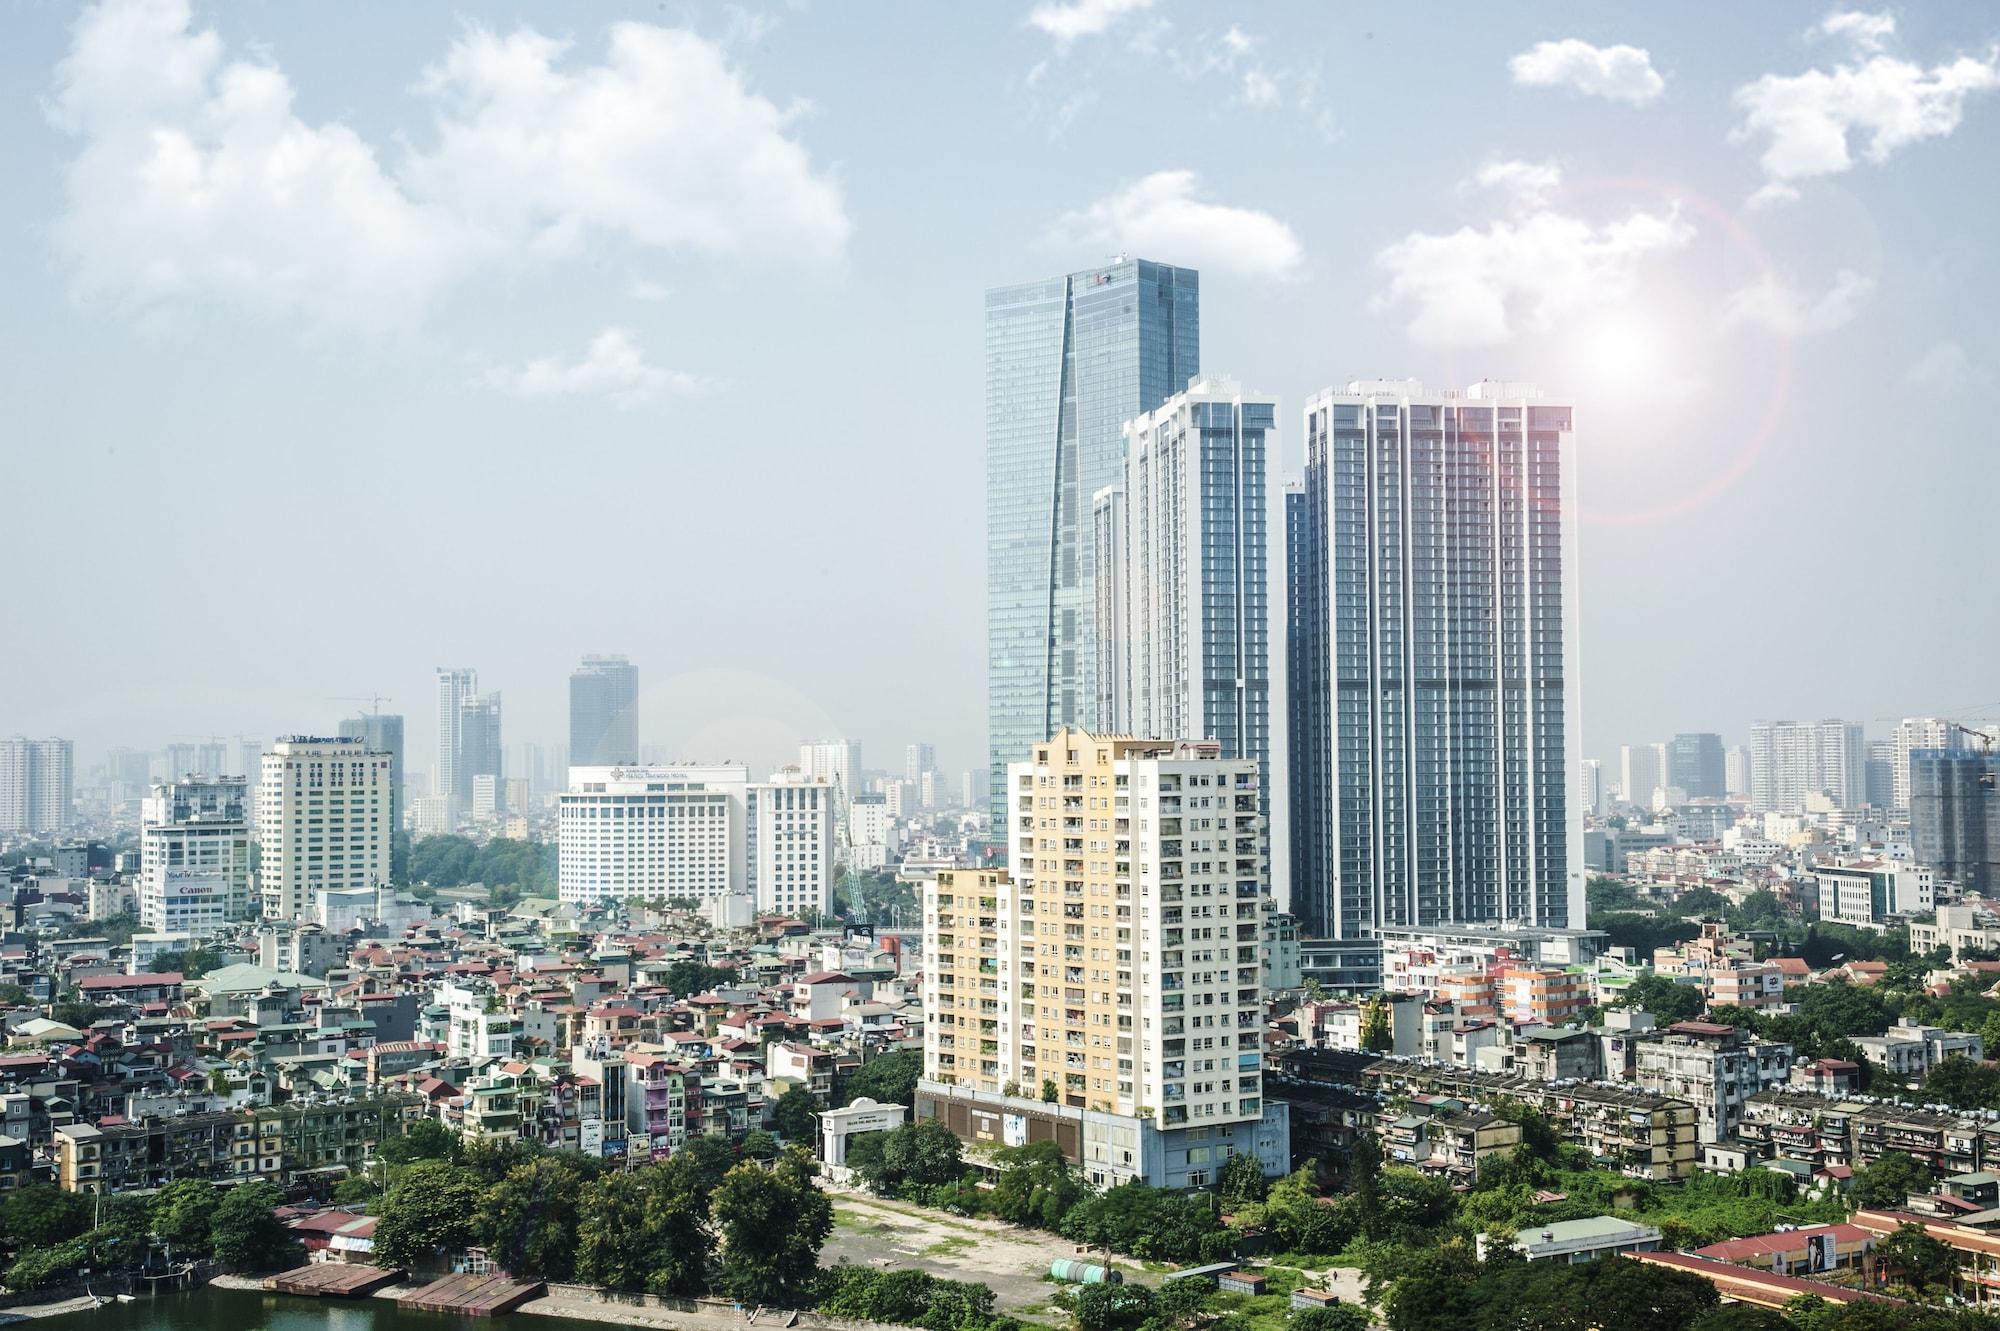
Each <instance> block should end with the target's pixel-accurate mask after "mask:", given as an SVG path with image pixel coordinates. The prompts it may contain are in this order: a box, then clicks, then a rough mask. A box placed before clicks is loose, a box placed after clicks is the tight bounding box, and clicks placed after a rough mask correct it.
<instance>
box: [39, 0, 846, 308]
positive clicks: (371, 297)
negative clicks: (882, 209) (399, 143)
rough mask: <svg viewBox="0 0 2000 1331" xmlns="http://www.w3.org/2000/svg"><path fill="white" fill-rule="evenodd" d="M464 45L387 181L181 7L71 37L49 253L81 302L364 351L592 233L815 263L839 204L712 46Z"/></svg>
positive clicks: (118, 14) (270, 69)
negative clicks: (319, 328)
mask: <svg viewBox="0 0 2000 1331" xmlns="http://www.w3.org/2000/svg"><path fill="white" fill-rule="evenodd" d="M563 53H564V47H563V46H562V45H561V44H560V43H556V42H552V41H549V40H548V39H545V38H542V37H539V36H537V35H535V34H534V33H532V32H527V31H522V32H520V33H517V34H515V35H514V36H513V37H509V38H505V39H502V38H498V37H495V36H494V35H493V34H491V33H489V32H487V31H485V30H483V29H479V28H471V29H468V30H467V31H466V32H465V33H464V34H463V35H462V36H461V37H460V38H459V39H458V40H457V41H456V42H454V43H453V44H452V46H451V48H450V50H449V52H448V53H447V55H446V57H445V59H444V60H443V61H442V62H441V63H440V64H439V65H438V66H437V67H435V68H434V69H433V70H431V71H430V72H429V73H428V74H427V76H426V79H425V83H424V90H425V91H426V92H428V93H430V94H431V95H433V96H435V97H437V98H438V99H439V101H440V104H441V108H442V110H441V114H440V117H439V121H438V142H437V145H436V147H435V148H434V149H433V150H432V151H430V152H428V153H419V154H406V155H405V156H404V158H403V160H402V161H401V162H399V163H397V164H395V165H390V164H386V163H385V162H384V161H383V160H382V157H381V155H380V154H379V152H378V149H377V148H376V146H375V145H373V144H371V143H369V142H368V141H366V140H365V139H363V138H362V137H361V136H360V135H359V134H357V133H356V132H355V131H354V130H353V129H351V128H349V127H348V126H346V125H343V124H340V123H338V122H326V123H321V124H313V123H309V122H308V121H306V120H304V119H303V118H301V117H300V116H299V115H298V114H297V113H296V112H295V110H294V107H293V101H294V92H293V88H292V85H291V83H290V81H289V80H288V79H287V77H286V75H285V73H284V71H283V70H282V69H280V68H279V67H278V66H277V65H276V64H275V63H273V62H272V61H271V60H270V59H269V58H268V57H264V56H261V55H252V56H246V57H242V58H231V57H230V56H229V55H228V54H227V53H226V52H225V50H224V46H223V43H222V41H221V39H220V37H218V36H217V34H215V33H214V32H213V31H198V30H196V29H195V28H194V27H193V25H192V18H191V15H190V11H189V6H188V3H187V0H106V2H105V3H103V4H100V5H98V6H96V7H94V8H92V9H89V10H86V11H85V12H84V13H83V15H82V16H81V17H80V18H79V19H78V21H77V24H76V27H75V30H74V34H73V37H72V41H71V46H70V50H69V52H68V54H67V55H66V56H65V57H64V59H63V60H62V62H61V63H60V64H59V65H58V66H57V68H56V72H55V80H54V88H53V92H52V95H51V97H50V101H49V117H50V119H51V121H52V122H53V123H54V124H55V125H56V126H57V127H58V128H60V129H61V130H63V131H64V132H66V133H68V134H69V135H71V136H72V137H73V138H74V139H75V141H76V151H75V155H74V156H73V157H72V158H71V159H70V160H69V161H68V162H67V163H66V164H65V166H64V168H63V193H64V205H63V210H62V212H61V214H60V215H59V216H58V217H57V218H56V219H55V220H54V222H53V224H52V226H51V228H50V233H51V238H52V242H53V245H54V247H55V249H56V251H57V253H58V254H59V255H60V256H61V257H62V259H63V260H64V262H65V264H66V266H67V267H68V269H69V270H70V275H71V279H72V283H73V286H74V289H75V290H76V291H77V293H78V294H79V295H80V296H84V297H94V298H101V299H106V300H110V301H115V302H117V303H119V304H122V305H126V306H130V307H133V308H137V309H140V310H149V309H154V308H158V307H161V306H163V305H166V304H168V303H170V302H174V301H177V300H181V299H184V298H198V299H205V300H212V301H219V302H222V303H225V304H230V305H235V306H240V307H244V308H249V309H253V310H256V311H259V312H261V313H264V314H267V315H271V316H274V317H280V318H298V319H300V320H302V321H303V322H306V323H309V324H315V325H327V326H335V327H342V328H349V329H355V330H360V331H367V332H379V331H383V330H388V329H393V328H408V327H410V326H412V325H414V324H415V323H417V322H418V321H419V320H421V318H422V317H423V315H424V313H425V311H426V310H427V309H428V307H429V306H430V305H431V304H432V303H433V302H434V301H435V300H436V299H437V298H438V297H439V296H440V295H441V294H443V293H444V292H446V291H448V290H450V289H451V288H453V287H454V286H456V285H458V284H459V283H461V282H464V281H466V280H467V279H469V278H470V277H471V276H472V275H473V274H474V273H476V272H479V271H481V270H483V269H487V268H491V267H495V266H500V265H518V264H524V263H532V262H536V261H540V260H545V259H547V258H549V257H552V256H559V255H562V254H566V253H570V252H573V251H575V250H576V249H578V248H580V247H581V246H583V245H585V244H586V243H589V242H590V241H591V240H593V239H595V238H597V237H600V236H612V237H617V238H619V239H622V240H623V241H626V242H629V243H631V244H635V245H638V246H642V247H650V248H662V249H685V250H694V251H698V252H702V253H706V254H716V255H724V256H731V257H737V258H745V259H752V258H765V257H770V256H781V257H796V258H799V259H803V260H805V261H807V262H827V261H835V260H837V259H838V257H839V256H840V254H841V252H842V250H843V247H844V242H845V239H846V236H847V233H848V222H847V218H846V215H845V212H844V210H843V206H842V202H841V197H840V192H839V189H838V187H837V186H836V185H835V184H833V183H832V182H831V181H830V180H829V179H827V178H826V177H825V176H823V175H821V174H818V173H816V172H814V170H813V169H812V167H811V164H810V162H809V161H808V159H807V157H806V154H805V151H804V149H803V148H801V147H800V146H799V145H798V144H797V143H796V142H795V141H793V140H792V139H791V138H790V137H788V136H787V133H786V130H787V127H788V120H789V116H788V113H786V112H783V111H780V110H779V109H778V108H777V107H775V106H773V105H772V104H771V103H770V102H769V101H767V100H765V99H764V98H762V97H760V96H757V95H755V94H753V93H751V92H750V91H749V90H748V89H747V88H745V86H744V85H743V83H742V80H741V78H740V76H739V75H738V74H737V73H736V72H735V71H734V70H732V69H731V68H729V66H728V65H727V63H726V62H725V60H724V58H723V56H722V54H721V52H720V50H719V49H718V48H716V47H715V46H713V45H711V44H709V43H707V42H705V41H703V40H702V39H700V38H698V37H695V36H693V35H692V34H688V33H684V32H675V31H671V30H668V29H664V28H656V27H649V26H646V25H643V24H633V23H627V24H619V25H617V26H615V27H614V28H613V29H612V32H611V41H610V49H609V54H608V57H607V59H606V60H605V62H604V63H602V64H597V65H586V66H583V67H581V68H577V69H567V68H562V67H559V64H558V61H559V58H560V57H561V56H562V54H563Z"/></svg>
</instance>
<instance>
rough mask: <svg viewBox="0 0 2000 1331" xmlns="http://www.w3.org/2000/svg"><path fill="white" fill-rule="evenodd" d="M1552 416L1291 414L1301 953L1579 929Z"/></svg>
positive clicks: (1382, 402) (1402, 391) (1568, 544)
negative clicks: (1376, 941) (1331, 946)
mask: <svg viewBox="0 0 2000 1331" xmlns="http://www.w3.org/2000/svg"><path fill="white" fill-rule="evenodd" d="M1570 417H1571V409H1570V408H1569V407H1567V406H1564V405H1560V404H1557V403H1553V402H1550V401H1547V400H1545V399H1544V398H1543V397H1542V395H1541V393H1540V392H1539V391H1538V390H1536V389H1534V388H1532V387H1529V386H1527V385H1523V384H1508V383H1496V382H1492V381H1486V382H1482V383H1479V384H1477V385H1475V386H1473V387H1472V388H1471V389H1468V390H1467V391H1465V392H1464V393H1454V392H1443V393H1437V392H1428V391H1426V390H1425V388H1424V386H1423V385H1422V384H1420V383H1417V382H1416V381H1414V380H1391V381H1374V382H1365V383H1353V384H1349V385H1348V386H1347V388H1346V389H1345V390H1343V391H1339V392H1334V391H1328V392H1324V393H1321V394H1319V395H1318V396H1316V397H1314V398H1313V399H1312V400H1311V401H1309V402H1308V403H1307V404H1306V408H1305V457H1306V480H1305V486H1304V490H1303V493H1302V496H1301V497H1300V499H1299V500H1298V502H1292V501H1291V499H1290V498H1289V497H1288V500H1287V504H1286V514H1287V520H1288V522H1290V523H1295V524H1296V525H1297V528H1298V529H1297V530H1294V531H1290V532H1288V533H1287V536H1286V547H1287V550H1288V551H1289V554H1290V558H1291V559H1292V561H1293V567H1292V570H1291V581H1292V586H1291V588H1290V590H1289V595H1290V597H1291V599H1292V602H1293V606H1294V613H1295V614H1296V615H1297V616H1298V617H1299V623H1298V624H1297V626H1296V627H1295V629H1294V630H1293V632H1294V634H1295V640H1294V649H1293V651H1292V653H1291V657H1290V660H1289V661H1288V663H1287V672H1288V683H1289V691H1290V700H1289V705H1290V719H1291V723H1292V735H1291V763H1290V781H1291V796H1290V803H1291V806H1292V807H1293V809H1294V810H1295V811H1297V817H1296V818H1295V821H1294V828H1295V841H1294V844H1293V845H1292V847H1291V857H1292V900H1291V909H1292V913H1293V914H1294V915H1296V916H1298V917H1299V921H1300V925H1301V927H1302V929H1303V930H1304V932H1305V933H1306V934H1307V935H1308V936H1310V937H1315V938H1333V939H1348V938H1367V937H1369V936H1371V935H1373V934H1374V933H1375V932H1376V931H1378V930H1380V929H1383V928H1386V927H1392V926H1395V927H1405V928H1432V927H1436V926H1441V925H1450V924H1500V923H1518V924H1522V925H1533V926H1544V927H1581V926H1582V924H1583V844H1582V837H1581V836H1580V835H1579V833H1578V821H1577V807H1576V801H1575V800H1574V799H1572V798H1571V797H1570V795H1569V782H1570V780H1571V775H1572V774H1573V773H1574V772H1575V771H1576V770H1577V760H1578V754H1577V725H1576V716H1575V707H1576V699H1577V692H1576V674H1575V656H1574V653H1575V649H1576V635H1575V630H1574V623H1573V619H1572V616H1573V615H1574V613H1575V608H1576V598H1575V584H1576V567H1575V556H1574V544H1575V542H1574V537H1575V503H1574V494H1575V471H1574V467H1573V465H1572V462H1573V455H1574V436H1573V434H1572V428H1571V419H1570Z"/></svg>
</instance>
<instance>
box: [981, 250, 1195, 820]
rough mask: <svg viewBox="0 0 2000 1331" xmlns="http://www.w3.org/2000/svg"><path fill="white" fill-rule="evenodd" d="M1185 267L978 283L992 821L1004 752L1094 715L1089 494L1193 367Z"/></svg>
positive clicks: (1190, 281) (1128, 266) (1007, 756)
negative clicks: (982, 312) (1143, 417)
mask: <svg viewBox="0 0 2000 1331" xmlns="http://www.w3.org/2000/svg"><path fill="white" fill-rule="evenodd" d="M1199 310H1200V293H1199V282H1198V278H1197V275H1196V273H1195V271H1194V270H1193V269H1191V268H1176V267H1173V266H1172V265H1169V264H1161V263H1153V262H1150V261H1148V260H1144V259H1129V258H1120V259H1118V260H1116V261H1114V262H1112V263H1110V264H1107V265H1105V266H1104V267H1101V268H1092V269H1087V270H1085V271H1083V272H1077V273H1071V274H1070V275H1069V276H1067V277H1055V278H1049V279H1047V280H1045V281H1040V282H1029V283H1025V284H1023V285H1020V286H1008V287H996V288H994V289H993V290H991V291H988V292H987V293H986V605H987V615H986V658H987V684H986V690H987V693H986V698H987V703H986V709H987V743H988V746H989V759H990V761H989V766H988V776H989V780H990V782H991V786H990V791H989V794H990V798H991V801H992V806H993V814H994V819H995V821H994V830H995V831H996V833H997V831H998V830H999V829H1000V828H1001V827H1002V826H1004V825H1005V821H1004V814H1005V809H1004V804H1003V800H1004V796H1005V793H1006V766H1007V763H1008V762H1010V761H1012V760H1014V759H1017V758H1018V757H1019V756H1020V755H1021V754H1023V753H1026V752H1027V751H1028V750H1029V748H1030V747H1031V746H1033V745H1035V744H1038V743H1040V742H1041V741H1043V740H1046V739H1047V738H1048V737H1049V736H1050V735H1052V734H1054V733H1055V732H1056V731H1057V730H1059V729H1061V728H1062V727H1064V726H1067V725H1083V726H1086V727H1089V726H1101V724H1102V723H1101V721H1100V718H1098V717H1097V716H1096V715H1095V712H1096V710H1097V709H1096V706H1095V686H1096V681H1097V671H1096V664H1095V659H1096V644H1095V638H1096V634H1095V633H1094V632H1093V620H1094V616H1093V611H1092V601H1093V598H1094V591H1093V588H1092V575H1093V572H1094V550H1093V546H1094V542H1093V538H1092V530H1091V501H1092V497H1093V496H1095V495H1096V494H1097V492H1098V491H1099V490H1102V489H1103V488H1104V487H1105V486H1108V485H1115V484H1117V483H1118V481H1119V479H1120V477H1121V475H1122V473H1123V470H1124V438H1123V433H1122V431H1123V427H1124V423H1125V422H1126V421H1128V420H1131V419H1132V418H1133V417H1135V416H1138V415H1139V414H1140V413H1142V412H1147V411H1151V410H1153V409H1154V408H1155V407H1158V406H1159V405H1160V404H1161V403H1162V402H1164V401H1166V400H1167V398H1169V397H1170V396H1172V395H1173V394H1175V393H1177V392H1179V391H1180V390H1181V389H1183V388H1185V387H1187V384H1188V380H1189V379H1191V378H1193V377H1194V376H1195V375H1196V374H1198V373H1200V369H1201V366H1200V359H1201V357H1200V346H1201V329H1200V317H1199Z"/></svg>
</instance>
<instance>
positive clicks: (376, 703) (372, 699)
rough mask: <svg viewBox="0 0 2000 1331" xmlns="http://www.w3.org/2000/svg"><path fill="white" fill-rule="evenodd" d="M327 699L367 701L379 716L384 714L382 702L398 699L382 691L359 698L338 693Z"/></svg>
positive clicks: (334, 700)
mask: <svg viewBox="0 0 2000 1331" xmlns="http://www.w3.org/2000/svg"><path fill="white" fill-rule="evenodd" d="M327 701H328V702H365V703H367V704H368V708H369V710H370V711H372V712H374V713H375V714H376V715H377V716H380V715H381V714H382V704H383V703H385V702H394V701H396V700H395V699H394V698H391V697H389V696H388V695H387V694H382V693H371V694H366V695H363V696H362V697H358V698H356V697H341V696H338V695H336V696H334V697H332V698H329V699H327Z"/></svg>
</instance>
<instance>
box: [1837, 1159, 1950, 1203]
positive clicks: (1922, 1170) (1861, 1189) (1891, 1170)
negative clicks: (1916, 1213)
mask: <svg viewBox="0 0 2000 1331" xmlns="http://www.w3.org/2000/svg"><path fill="white" fill-rule="evenodd" d="M1935 1182H1936V1180H1935V1179H1934V1178H1933V1177H1932V1175H1931V1171H1930V1169H1929V1167H1928V1166H1926V1165H1925V1164H1924V1163H1923V1162H1922V1161H1921V1160H1919V1159H1917V1158H1916V1157H1915V1156H1913V1155H1910V1154H1908V1153H1907V1152H1904V1151H1887V1152H1884V1153H1883V1155H1882V1158H1881V1159H1879V1160H1877V1161H1876V1162H1875V1163H1874V1164H1872V1165H1868V1166H1865V1167H1864V1168H1861V1169H1857V1170H1855V1171H1854V1177H1853V1178H1852V1179H1851V1180H1850V1181H1849V1183H1848V1189H1847V1192H1848V1196H1849V1197H1851V1198H1853V1200H1854V1204H1855V1205H1856V1206H1877V1207H1891V1208H1893V1207H1898V1206H1901V1205H1903V1203H1904V1202H1906V1201H1908V1200H1909V1197H1910V1194H1911V1193H1913V1192H1914V1193H1922V1192H1929V1191H1930V1190H1931V1186H1932V1185H1933V1183H1935Z"/></svg>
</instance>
